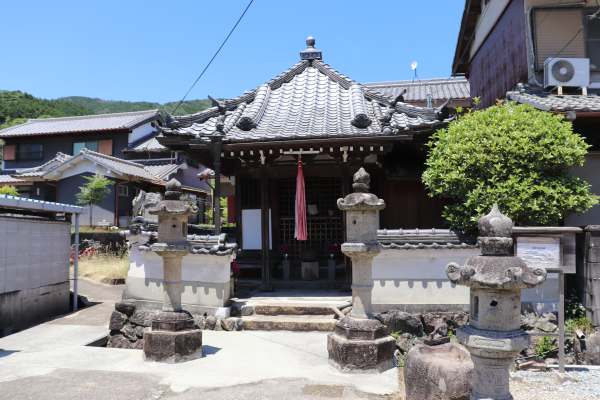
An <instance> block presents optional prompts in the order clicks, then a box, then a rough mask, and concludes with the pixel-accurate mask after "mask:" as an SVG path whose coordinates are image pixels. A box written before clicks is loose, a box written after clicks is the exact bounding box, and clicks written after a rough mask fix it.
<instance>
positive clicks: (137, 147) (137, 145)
mask: <svg viewBox="0 0 600 400" xmlns="http://www.w3.org/2000/svg"><path fill="white" fill-rule="evenodd" d="M156 136H158V132H157V133H152V134H150V135H146V136H144V137H143V138H140V139H138V140H136V141H135V142H133V143H131V144H130V145H129V146H127V147H126V148H125V150H123V151H126V152H135V153H147V152H149V151H152V152H154V151H168V149H167V148H166V147H165V146H163V145H162V144H160V143H158V141H157V140H156Z"/></svg>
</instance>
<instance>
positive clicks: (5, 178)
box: [0, 174, 27, 184]
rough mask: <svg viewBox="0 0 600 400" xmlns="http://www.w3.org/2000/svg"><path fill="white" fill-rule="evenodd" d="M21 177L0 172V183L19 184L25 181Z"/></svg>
mask: <svg viewBox="0 0 600 400" xmlns="http://www.w3.org/2000/svg"><path fill="white" fill-rule="evenodd" d="M26 182H27V181H24V180H23V179H17V178H13V177H12V176H11V175H6V174H0V183H1V184H7V183H8V184H21V183H26Z"/></svg>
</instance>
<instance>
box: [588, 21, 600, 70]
mask: <svg viewBox="0 0 600 400" xmlns="http://www.w3.org/2000/svg"><path fill="white" fill-rule="evenodd" d="M586 21H587V25H586V35H585V52H586V57H587V58H589V59H590V70H592V71H600V18H594V19H589V18H586Z"/></svg>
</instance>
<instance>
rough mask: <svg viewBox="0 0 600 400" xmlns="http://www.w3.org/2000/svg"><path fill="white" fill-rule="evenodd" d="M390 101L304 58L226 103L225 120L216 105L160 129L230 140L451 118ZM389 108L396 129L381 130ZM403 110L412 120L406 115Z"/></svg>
mask: <svg viewBox="0 0 600 400" xmlns="http://www.w3.org/2000/svg"><path fill="white" fill-rule="evenodd" d="M467 97H468V96H467ZM392 100H393V99H392V97H390V96H387V95H384V94H381V93H379V92H377V91H376V90H373V89H372V88H368V87H365V86H363V85H360V84H358V83H356V82H354V81H352V80H351V79H349V78H347V77H345V76H344V75H342V74H340V73H339V72H337V71H335V70H334V69H333V68H331V67H330V66H328V65H327V64H325V63H323V62H322V61H318V60H314V61H313V62H312V64H310V63H309V62H308V61H301V62H300V63H298V64H296V65H295V66H293V67H292V68H290V69H289V70H288V71H286V72H284V73H283V74H281V75H279V76H278V77H276V78H275V79H273V80H271V81H269V82H267V83H266V84H264V85H261V86H259V87H258V88H257V89H255V90H253V91H252V92H250V93H245V94H244V95H243V96H240V97H238V98H236V99H233V100H230V101H227V102H225V103H224V104H222V105H221V107H222V111H223V112H225V114H224V121H223V116H220V115H221V114H220V111H219V108H218V107H213V108H211V109H209V110H206V111H203V112H200V113H197V114H194V115H187V116H181V117H177V116H169V118H171V119H172V123H171V125H170V126H171V128H166V129H161V130H162V131H163V134H164V135H165V136H169V135H184V136H193V137H195V138H198V139H204V140H205V141H209V138H208V137H206V135H208V134H212V133H213V132H215V130H216V129H217V128H218V129H221V130H222V133H223V134H224V135H225V141H226V142H228V143H236V142H254V141H269V140H288V139H292V140H293V139H307V138H326V137H335V138H343V137H361V136H362V137H364V136H380V135H384V134H387V135H394V134H396V133H398V132H400V131H403V132H402V133H403V134H404V133H405V132H404V131H406V130H407V129H408V130H412V129H432V128H433V127H435V126H437V125H440V124H442V123H448V122H449V121H450V119H446V120H444V121H440V120H439V119H440V117H439V115H438V114H437V113H438V111H439V110H438V109H423V108H421V107H413V106H410V107H413V108H409V109H407V110H404V109H400V108H398V107H396V108H395V109H390V107H391V104H392ZM406 105H407V106H409V105H408V104H406ZM225 110H226V111H225ZM390 110H392V111H393V112H394V114H393V115H394V117H393V118H392V121H391V122H392V125H393V126H392V128H393V129H394V130H395V132H393V131H391V130H390V129H388V130H387V131H386V133H383V131H384V125H383V121H381V118H382V116H383V115H384V114H385V113H387V112H388V111H390ZM405 112H408V113H410V117H411V118H412V119H407V118H403V117H402V115H404V113H405ZM440 115H441V114H440ZM219 119H220V121H221V122H218V120H219ZM168 123H169V122H168Z"/></svg>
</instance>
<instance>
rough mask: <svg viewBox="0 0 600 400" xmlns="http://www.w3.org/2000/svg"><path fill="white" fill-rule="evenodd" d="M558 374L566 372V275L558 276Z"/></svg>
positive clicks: (560, 273) (560, 274)
mask: <svg viewBox="0 0 600 400" xmlns="http://www.w3.org/2000/svg"><path fill="white" fill-rule="evenodd" d="M558 372H560V373H561V374H562V373H564V372H565V274H564V273H562V272H559V274H558Z"/></svg>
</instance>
